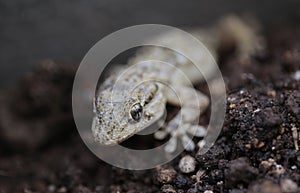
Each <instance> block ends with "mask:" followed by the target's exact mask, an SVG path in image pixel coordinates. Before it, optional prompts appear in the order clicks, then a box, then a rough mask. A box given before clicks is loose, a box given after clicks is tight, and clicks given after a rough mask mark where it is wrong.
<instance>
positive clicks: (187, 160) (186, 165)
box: [179, 155, 196, 173]
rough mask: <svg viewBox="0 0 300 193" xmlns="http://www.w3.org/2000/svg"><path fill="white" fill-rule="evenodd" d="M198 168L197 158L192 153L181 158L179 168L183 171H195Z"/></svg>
mask: <svg viewBox="0 0 300 193" xmlns="http://www.w3.org/2000/svg"><path fill="white" fill-rule="evenodd" d="M195 168H196V160H195V158H193V157H192V156H190V155H186V156H184V157H183V158H181V160H180V162H179V169H180V171H181V172H183V173H191V172H194V171H195Z"/></svg>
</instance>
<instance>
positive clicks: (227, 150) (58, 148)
mask: <svg viewBox="0 0 300 193" xmlns="http://www.w3.org/2000/svg"><path fill="white" fill-rule="evenodd" d="M265 37H266V39H267V45H268V46H267V50H266V53H263V54H258V55H257V56H256V57H254V58H252V59H251V60H250V61H248V62H244V61H241V60H240V59H239V58H238V57H237V56H236V55H235V54H234V50H230V51H228V52H224V53H225V54H224V53H223V55H222V57H221V62H220V67H221V70H222V73H223V75H224V78H225V81H226V85H227V88H228V97H227V109H226V118H225V122H224V126H223V130H222V132H221V135H220V136H219V138H218V140H217V141H216V143H215V145H214V146H213V147H212V148H211V149H210V150H209V151H208V152H207V153H206V154H204V155H201V156H200V155H196V151H195V152H183V153H182V154H181V155H179V156H178V157H177V158H176V159H174V160H173V161H172V162H170V163H168V164H165V165H163V166H161V167H159V168H156V169H152V170H146V171H129V170H123V169H119V168H115V167H112V166H110V165H108V164H106V163H104V162H103V161H101V160H99V159H98V158H97V157H96V156H95V155H93V154H92V153H91V152H90V151H89V149H88V148H87V147H86V146H85V145H84V143H83V141H82V140H81V138H80V137H79V135H78V132H77V130H76V127H75V125H74V122H73V119H72V110H71V89H72V82H73V78H74V75H75V70H76V69H72V68H69V67H67V66H66V65H61V64H60V65H58V64H56V63H53V62H51V61H46V62H44V63H43V64H41V65H40V66H39V67H38V68H37V69H36V70H34V71H33V72H32V73H31V74H29V75H28V76H26V77H24V78H23V79H22V80H21V81H20V82H19V84H18V85H16V86H15V87H13V88H11V89H10V90H5V91H2V94H1V98H0V99H1V101H0V102H1V111H0V113H1V117H0V132H1V135H0V138H1V141H0V144H1V149H0V155H1V156H0V192H1V193H6V192H25V193H36V192H60V193H63V192H76V193H79V192H80V193H91V192H114V193H117V192H128V193H134V192H170V193H171V192H188V193H193V192H204V191H206V190H211V191H213V192H224V193H225V192H231V193H245V192H249V193H251V192H256V193H277V192H300V189H299V187H298V185H299V184H300V150H298V151H297V149H298V147H297V143H298V144H299V146H300V141H299V142H298V138H299V135H297V133H295V132H296V131H298V132H299V133H300V129H299V128H300V81H299V80H296V79H295V72H296V71H297V70H300V28H299V27H298V25H291V24H290V25H288V24H286V26H282V25H281V26H280V27H272V28H269V29H268V30H266V31H265ZM197 88H201V90H203V91H204V92H206V93H207V88H206V86H205V84H203V85H197ZM207 94H208V93H207ZM168 109H169V110H170V111H171V112H170V113H169V114H170V116H171V114H172V111H174V112H176V111H177V110H178V109H176V108H174V107H169V108H168ZM173 114H174V113H173ZM208 118H209V111H208V112H207V113H206V114H205V115H204V116H203V118H201V122H203V123H207V122H208ZM296 135H297V136H296ZM135 140H138V139H135V138H133V139H131V141H130V142H127V143H129V144H128V146H130V143H133V144H138V143H137V142H136V141H135ZM149 140H152V142H153V139H149ZM195 140H197V139H195ZM139 143H143V142H140V141H139ZM141 146H143V145H141ZM185 155H191V156H193V157H194V158H195V160H196V170H195V171H194V172H191V173H188V174H186V173H183V172H181V171H180V169H179V167H178V163H179V161H180V159H181V158H182V157H183V156H185ZM207 192H209V191H207Z"/></svg>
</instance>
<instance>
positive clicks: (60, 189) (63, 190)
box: [57, 186, 67, 193]
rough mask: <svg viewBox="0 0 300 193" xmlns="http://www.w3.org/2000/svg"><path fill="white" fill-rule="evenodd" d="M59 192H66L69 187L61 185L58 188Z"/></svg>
mask: <svg viewBox="0 0 300 193" xmlns="http://www.w3.org/2000/svg"><path fill="white" fill-rule="evenodd" d="M57 192H58V193H65V192H67V188H66V187H64V186H62V187H60V188H59V189H58V190H57Z"/></svg>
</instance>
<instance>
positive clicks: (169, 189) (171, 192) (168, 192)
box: [160, 184, 176, 193]
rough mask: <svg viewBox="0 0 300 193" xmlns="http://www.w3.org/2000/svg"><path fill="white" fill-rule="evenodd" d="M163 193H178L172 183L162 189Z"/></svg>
mask: <svg viewBox="0 0 300 193" xmlns="http://www.w3.org/2000/svg"><path fill="white" fill-rule="evenodd" d="M160 190H161V191H162V192H163V193H176V190H175V188H174V187H173V186H172V185H170V184H165V185H163V186H162V187H161V189H160Z"/></svg>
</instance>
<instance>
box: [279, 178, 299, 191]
mask: <svg viewBox="0 0 300 193" xmlns="http://www.w3.org/2000/svg"><path fill="white" fill-rule="evenodd" d="M280 187H281V190H282V191H283V192H298V191H299V190H298V185H297V184H296V183H295V182H294V181H293V180H291V179H283V180H281V181H280Z"/></svg>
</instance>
